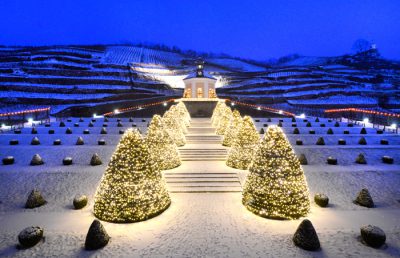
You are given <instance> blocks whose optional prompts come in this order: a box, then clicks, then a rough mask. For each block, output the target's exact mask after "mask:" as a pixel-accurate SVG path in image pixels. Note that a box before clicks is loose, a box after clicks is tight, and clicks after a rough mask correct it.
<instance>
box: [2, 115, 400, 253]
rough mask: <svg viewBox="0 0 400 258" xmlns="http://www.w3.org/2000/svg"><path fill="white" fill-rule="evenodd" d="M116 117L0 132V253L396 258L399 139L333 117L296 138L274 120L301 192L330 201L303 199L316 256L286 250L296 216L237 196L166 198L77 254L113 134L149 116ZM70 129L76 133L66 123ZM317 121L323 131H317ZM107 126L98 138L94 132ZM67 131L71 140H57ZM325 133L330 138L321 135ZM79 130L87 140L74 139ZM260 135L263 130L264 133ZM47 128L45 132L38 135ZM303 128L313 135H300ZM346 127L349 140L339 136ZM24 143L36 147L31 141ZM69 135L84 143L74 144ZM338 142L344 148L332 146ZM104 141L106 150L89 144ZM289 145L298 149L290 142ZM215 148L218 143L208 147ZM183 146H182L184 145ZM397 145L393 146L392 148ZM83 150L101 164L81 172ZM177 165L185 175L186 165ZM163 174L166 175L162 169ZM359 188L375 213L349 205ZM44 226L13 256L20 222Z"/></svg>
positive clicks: (286, 122)
mask: <svg viewBox="0 0 400 258" xmlns="http://www.w3.org/2000/svg"><path fill="white" fill-rule="evenodd" d="M144 119H145V121H142V118H134V121H133V122H129V118H121V124H122V125H123V126H122V127H118V126H117V125H118V122H117V119H116V118H111V119H110V120H109V121H108V122H105V121H104V119H103V118H97V119H96V121H95V122H93V127H89V123H90V121H91V118H84V121H83V122H79V118H72V119H71V120H70V121H68V120H67V119H65V120H63V121H64V122H65V127H59V123H60V122H59V121H57V122H52V123H51V125H50V127H45V126H44V125H40V126H38V128H37V134H32V133H31V130H32V129H31V128H23V129H22V130H21V134H14V133H12V132H5V133H2V134H0V156H1V157H4V156H7V155H12V156H14V157H15V160H16V163H15V164H14V165H9V166H4V165H0V223H1V224H2V227H1V228H0V233H1V234H2V235H3V238H2V240H1V241H0V256H2V255H14V256H21V257H22V256H29V255H36V256H91V255H99V256H111V255H114V256H126V255H129V256H152V257H154V256H174V257H195V256H210V257H238V256H241V257H244V256H250V257H259V256H266V257H268V256H270V257H285V256H289V255H291V256H296V257H349V256H354V257H357V256H364V257H389V256H399V255H400V251H399V250H400V245H399V243H400V242H399V240H400V235H399V230H400V228H399V227H398V226H395V225H399V217H400V203H399V202H398V200H399V199H400V189H399V187H398V186H399V185H400V173H399V172H398V171H400V169H399V168H400V156H399V155H398V154H397V153H398V152H399V151H398V150H399V149H400V146H399V142H400V140H399V136H397V135H395V134H392V133H387V132H385V133H384V134H376V130H375V129H372V128H367V134H365V135H361V134H360V130H361V126H357V125H355V127H347V124H346V123H340V127H335V126H334V125H335V121H331V122H328V120H326V119H320V120H321V122H320V123H315V122H313V121H314V120H315V119H314V118H312V119H311V118H309V120H310V121H311V124H312V126H311V127H306V125H307V122H304V121H303V119H300V118H297V121H296V124H297V127H298V128H299V129H300V134H298V135H294V134H292V131H293V129H294V127H292V122H291V119H289V118H283V123H282V124H283V130H284V131H285V132H286V134H287V137H288V138H289V141H290V142H291V144H292V146H293V148H294V149H295V151H296V153H298V154H300V153H304V154H305V155H306V157H307V159H308V162H309V165H304V166H303V169H304V171H305V175H306V178H307V183H308V186H309V189H310V196H311V197H313V196H314V194H315V193H319V192H322V193H325V194H327V195H328V196H329V198H330V205H329V207H328V208H320V207H318V206H317V205H316V204H315V203H313V202H312V205H311V212H310V214H309V215H308V216H307V218H309V219H310V220H311V221H312V222H313V224H314V226H315V228H316V230H317V232H318V235H319V238H320V241H321V245H322V251H320V252H315V253H310V252H307V251H304V250H301V249H299V248H297V247H295V246H294V245H293V243H292V241H291V237H292V235H293V233H294V231H295V230H296V227H297V226H298V224H299V223H300V220H292V221H277V220H269V219H265V218H261V217H258V216H256V215H254V214H252V213H251V212H249V211H248V210H247V209H246V208H245V207H244V206H243V205H242V204H241V194H240V193H201V194H199V193H190V194H188V193H171V199H172V204H171V207H170V208H169V209H167V210H166V211H165V212H164V213H163V214H161V215H159V216H158V217H156V218H154V219H151V220H148V221H144V222H140V223H131V224H112V223H106V222H103V224H104V226H105V228H106V230H107V231H108V233H109V234H110V236H111V237H112V238H111V241H110V244H109V245H108V246H106V247H105V248H103V249H101V250H98V251H96V252H87V251H84V250H83V248H82V246H83V243H84V239H85V235H86V233H87V230H88V227H89V225H90V223H91V222H92V220H93V219H94V216H93V213H92V211H93V197H94V193H95V191H96V188H97V186H98V184H99V182H100V179H101V177H102V175H103V173H104V171H105V168H106V165H107V163H108V161H109V160H110V157H111V155H112V153H113V152H114V150H115V147H116V144H117V143H118V140H119V138H120V136H121V135H120V134H119V130H126V129H127V128H133V127H132V125H133V124H135V125H136V127H137V128H138V129H140V130H141V131H142V132H143V133H145V131H146V128H147V123H148V122H149V121H150V119H149V118H144ZM255 120H259V122H256V124H257V126H258V129H261V127H263V124H269V125H273V124H278V123H279V120H280V119H277V118H273V119H272V120H271V122H268V119H267V118H262V119H260V118H256V119H255ZM76 123H78V124H79V127H76V126H75V124H76ZM321 123H324V124H325V125H326V127H325V128H324V127H322V128H321V127H320V124H321ZM104 124H107V127H106V130H107V134H100V131H101V129H102V128H103V125H104ZM67 128H71V130H72V134H66V133H65V131H66V129H67ZM329 128H332V129H333V131H334V134H333V135H327V134H326V131H327V130H328V129H329ZM85 129H89V130H90V134H84V133H83V131H84V130H85ZM264 129H266V128H265V127H264ZM49 130H54V134H48V131H49ZM308 130H315V131H316V134H315V135H310V134H309V133H308ZM342 130H350V134H349V135H345V134H341V133H340V132H341V131H342ZM33 137H38V138H39V140H40V142H41V144H40V145H31V140H32V138H33ZM78 137H82V138H83V139H84V141H85V144H84V145H79V146H77V145H75V143H76V140H77V138H78ZM319 137H324V139H325V143H326V145H323V146H319V145H315V142H316V140H317V139H318V138H319ZM360 137H365V139H366V140H367V143H368V144H367V145H359V144H358V143H357V142H358V139H359V138H360ZM339 138H343V139H345V140H346V142H347V145H344V146H342V145H338V144H337V140H338V139H339ZM381 138H384V139H388V140H389V142H390V143H389V145H387V146H383V145H380V139H381ZM11 139H17V140H19V144H18V145H12V146H11V145H9V141H10V140H11ZM55 139H61V141H62V145H60V146H54V145H53V141H54V140H55ZM99 139H104V140H105V141H106V145H104V146H100V145H98V140H99ZM297 139H301V140H302V141H303V145H302V146H298V145H296V144H295V141H296V140H297ZM214 145H216V147H217V146H218V147H219V148H220V145H217V144H214ZM190 146H191V144H188V146H187V147H186V146H185V148H189V147H190ZM398 148H399V149H398ZM360 152H362V153H364V154H365V157H366V159H367V162H368V164H366V165H358V164H355V163H354V159H355V158H356V156H357V155H358V153H360ZM36 153H39V154H40V155H41V156H42V158H43V159H44V161H45V164H43V165H41V166H30V165H29V162H30V160H31V158H32V156H33V155H34V154H36ZM93 153H98V154H99V156H100V157H101V159H102V161H103V164H102V165H99V166H90V165H89V162H90V158H91V156H92V155H93ZM380 155H390V156H392V157H393V158H394V164H392V165H390V164H383V163H382V162H381V161H380ZM66 156H70V157H72V158H73V162H74V164H72V165H70V166H64V165H62V159H63V158H64V157H66ZM327 156H335V157H336V158H337V159H338V165H327V164H326V158H327ZM190 162H191V161H183V163H184V164H183V165H182V166H181V167H178V168H177V170H182V171H183V170H184V171H183V172H187V171H190V170H199V169H200V170H201V169H202V167H203V168H204V167H205V166H202V165H199V162H194V164H192V163H190ZM206 167H207V169H209V170H210V172H220V173H223V172H224V171H225V168H226V171H229V172H231V173H235V172H236V173H237V174H238V177H239V178H240V180H241V182H244V180H245V176H246V174H247V171H242V170H236V169H231V168H228V167H225V168H224V165H223V161H218V166H213V165H212V164H209V165H208V166H206ZM185 168H187V171H186V169H185ZM167 172H168V173H171V172H173V170H170V171H167ZM363 187H367V188H368V189H369V191H370V193H371V195H372V197H373V198H374V201H375V203H376V206H377V207H376V208H373V209H368V208H364V207H360V206H357V205H355V204H353V202H352V201H353V199H354V198H355V196H356V195H357V193H358V191H359V190H360V189H361V188H363ZM33 188H38V189H39V190H41V191H42V194H43V196H44V197H45V198H46V200H47V202H48V203H47V204H46V205H44V206H42V207H39V208H35V209H32V210H27V209H24V208H23V206H24V204H25V201H26V197H27V195H28V193H29V192H30V191H31V190H32V189H33ZM76 194H85V195H87V196H88V198H89V204H88V206H87V207H85V208H84V209H82V210H79V211H75V210H73V208H72V199H73V197H74V196H75V195H76ZM364 224H374V225H377V226H379V227H381V228H382V229H384V230H385V232H386V235H387V241H386V243H387V246H386V247H384V248H381V249H372V248H370V247H366V246H364V245H363V244H362V243H361V242H360V241H359V239H358V235H359V227H360V226H361V225H364ZM31 225H40V226H43V227H44V230H45V236H46V241H45V242H43V243H40V244H38V245H37V246H35V247H33V248H30V249H27V250H17V249H16V248H15V245H16V243H17V240H16V236H17V234H18V232H19V231H20V230H21V229H23V228H24V227H26V226H31Z"/></svg>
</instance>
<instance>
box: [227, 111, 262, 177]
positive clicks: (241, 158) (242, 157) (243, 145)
mask: <svg viewBox="0 0 400 258" xmlns="http://www.w3.org/2000/svg"><path fill="white" fill-rule="evenodd" d="M259 141H260V135H259V134H258V132H257V128H256V127H255V125H254V123H253V120H252V119H251V117H249V116H245V117H243V123H242V126H241V128H240V130H239V132H238V134H237V136H236V138H235V139H234V141H233V144H232V148H231V149H230V150H229V153H228V159H227V161H226V165H227V166H229V167H232V168H237V169H243V170H246V169H248V168H249V166H250V163H251V161H252V159H253V155H254V153H255V151H256V149H257V145H258V143H259Z"/></svg>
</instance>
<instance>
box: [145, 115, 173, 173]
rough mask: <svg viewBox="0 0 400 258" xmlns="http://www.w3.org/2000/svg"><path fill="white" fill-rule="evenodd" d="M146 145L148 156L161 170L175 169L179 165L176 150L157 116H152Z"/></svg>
mask: <svg viewBox="0 0 400 258" xmlns="http://www.w3.org/2000/svg"><path fill="white" fill-rule="evenodd" d="M146 143H147V144H148V146H149V151H150V156H151V157H152V159H153V160H155V161H156V163H157V164H158V165H159V166H160V169H161V170H166V169H171V168H175V167H178V166H180V165H181V160H180V158H179V153H178V148H177V147H176V145H175V143H174V141H173V140H172V138H171V136H170V135H169V134H168V132H167V130H166V129H165V128H164V124H163V122H162V119H161V117H160V116H159V115H154V116H153V119H152V120H151V123H150V126H149V129H148V131H147V137H146Z"/></svg>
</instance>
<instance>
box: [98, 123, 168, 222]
mask: <svg viewBox="0 0 400 258" xmlns="http://www.w3.org/2000/svg"><path fill="white" fill-rule="evenodd" d="M170 203H171V199H170V197H169V194H168V190H167V188H166V184H165V180H164V178H163V176H162V174H161V172H160V168H159V167H158V165H157V164H156V163H155V162H154V160H152V159H151V157H150V153H149V148H148V145H147V144H146V142H145V141H144V140H143V139H142V136H141V135H140V133H139V131H138V130H137V129H134V130H132V129H129V130H127V131H126V132H125V134H124V135H123V136H122V138H121V140H120V142H119V143H118V146H117V149H116V151H115V152H114V154H113V155H112V157H111V160H110V162H109V164H108V167H107V169H106V171H105V173H104V175H103V177H102V179H101V181H100V185H99V187H98V188H97V191H96V194H95V197H94V215H95V216H96V217H97V218H99V219H101V220H105V221H109V222H117V223H126V222H136V221H142V220H146V219H149V218H152V217H154V216H157V215H158V214H160V213H161V212H163V211H164V210H165V209H167V208H168V207H169V205H170Z"/></svg>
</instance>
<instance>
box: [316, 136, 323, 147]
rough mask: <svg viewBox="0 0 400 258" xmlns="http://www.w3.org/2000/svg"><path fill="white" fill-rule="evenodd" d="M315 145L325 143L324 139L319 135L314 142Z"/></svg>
mask: <svg viewBox="0 0 400 258" xmlns="http://www.w3.org/2000/svg"><path fill="white" fill-rule="evenodd" d="M315 144H316V145H325V140H324V138H322V137H319V138H318V140H317V142H316V143H315Z"/></svg>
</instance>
